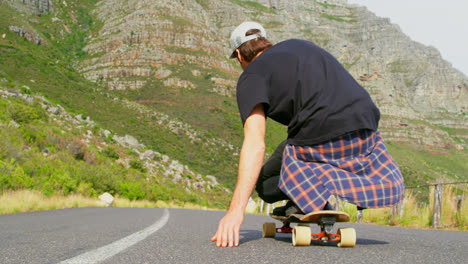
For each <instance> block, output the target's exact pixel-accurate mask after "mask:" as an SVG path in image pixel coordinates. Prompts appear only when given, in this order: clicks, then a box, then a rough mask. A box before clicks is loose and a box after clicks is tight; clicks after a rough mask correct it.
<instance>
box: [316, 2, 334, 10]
mask: <svg viewBox="0 0 468 264" xmlns="http://www.w3.org/2000/svg"><path fill="white" fill-rule="evenodd" d="M316 3H317V4H319V5H321V6H323V7H324V8H325V9H328V8H329V7H337V5H334V4H328V3H322V2H316Z"/></svg>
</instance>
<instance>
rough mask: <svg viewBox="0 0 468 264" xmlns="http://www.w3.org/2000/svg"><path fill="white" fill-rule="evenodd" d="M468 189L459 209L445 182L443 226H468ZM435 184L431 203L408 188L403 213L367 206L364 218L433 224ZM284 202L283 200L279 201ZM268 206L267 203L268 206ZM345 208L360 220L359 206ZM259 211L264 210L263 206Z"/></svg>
mask: <svg viewBox="0 0 468 264" xmlns="http://www.w3.org/2000/svg"><path fill="white" fill-rule="evenodd" d="M467 194H468V190H465V191H464V193H463V194H462V195H463V196H464V197H465V199H464V200H463V201H462V204H461V208H460V210H457V199H456V197H457V194H456V192H455V189H454V188H453V187H452V186H449V185H445V186H444V189H443V194H442V198H443V201H442V214H441V228H442V229H451V230H462V231H467V230H468V200H467V197H468V195H467ZM433 197H434V188H432V189H431V191H430V199H429V204H424V203H420V202H418V201H417V200H416V196H415V194H414V193H413V191H412V190H406V193H405V199H404V204H403V209H402V211H401V213H402V214H401V216H398V215H395V216H392V214H391V208H389V207H388V208H378V209H366V210H364V211H363V221H364V222H365V223H374V224H379V225H391V226H401V227H408V228H431V227H432V211H433V207H434V198H433ZM275 205H276V206H281V205H282V203H280V202H279V203H276V204H275ZM264 210H266V204H265V209H264ZM342 211H344V212H346V213H348V214H349V215H350V217H351V222H355V221H356V215H357V209H356V206H355V205H353V204H349V203H344V204H343V207H342ZM256 213H260V208H259V206H258V207H257V210H256Z"/></svg>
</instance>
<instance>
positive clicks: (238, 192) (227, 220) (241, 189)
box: [211, 104, 266, 247]
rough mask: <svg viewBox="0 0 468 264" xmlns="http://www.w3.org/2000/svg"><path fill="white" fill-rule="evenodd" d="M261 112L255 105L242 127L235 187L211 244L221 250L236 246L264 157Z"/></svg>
mask: <svg viewBox="0 0 468 264" xmlns="http://www.w3.org/2000/svg"><path fill="white" fill-rule="evenodd" d="M265 123H266V120H265V113H264V110H263V106H262V105H261V104H260V105H257V106H256V107H255V108H254V110H253V111H252V113H251V115H250V116H249V117H248V118H247V120H246V122H245V124H244V143H243V144H242V149H241V154H240V159H239V172H238V178H237V184H236V187H235V189H234V193H233V195H232V199H231V204H230V206H229V210H228V212H227V213H226V215H225V216H224V217H223V219H221V221H220V222H219V225H218V230H217V232H216V234H215V235H214V236H213V237H212V238H211V241H213V242H214V241H216V245H217V246H218V247H219V246H222V247H226V246H229V247H232V246H233V245H234V246H238V245H239V230H240V226H241V225H242V222H243V220H244V211H245V207H246V206H247V203H248V200H249V197H250V195H251V194H252V191H253V189H254V187H255V183H256V182H257V179H258V175H259V173H260V170H261V167H262V164H263V158H264V155H265Z"/></svg>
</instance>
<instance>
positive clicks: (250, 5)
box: [231, 0, 276, 14]
mask: <svg viewBox="0 0 468 264" xmlns="http://www.w3.org/2000/svg"><path fill="white" fill-rule="evenodd" d="M231 2H233V3H234V4H236V5H239V6H242V7H244V8H246V9H248V10H251V11H258V12H266V13H271V14H276V11H275V10H274V9H271V8H268V7H266V6H264V5H262V4H260V3H258V2H255V1H246V0H231Z"/></svg>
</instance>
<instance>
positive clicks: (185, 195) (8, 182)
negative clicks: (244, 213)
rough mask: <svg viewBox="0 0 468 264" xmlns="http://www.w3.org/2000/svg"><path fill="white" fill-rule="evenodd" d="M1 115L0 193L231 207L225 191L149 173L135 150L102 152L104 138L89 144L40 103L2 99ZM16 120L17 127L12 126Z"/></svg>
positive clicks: (107, 149)
mask: <svg viewBox="0 0 468 264" xmlns="http://www.w3.org/2000/svg"><path fill="white" fill-rule="evenodd" d="M9 109H14V110H9ZM0 112H1V113H3V114H2V115H1V116H0V127H1V129H0V193H3V192H5V191H7V190H9V191H17V190H22V189H32V190H37V191H39V192H41V193H42V194H43V195H44V196H46V197H49V196H52V195H56V194H60V195H63V196H68V195H72V194H80V195H83V196H85V197H96V196H97V195H98V194H101V193H103V192H109V193H111V194H114V195H115V194H118V195H119V196H120V197H123V198H127V199H129V200H142V199H146V200H150V201H158V200H160V201H168V202H169V201H176V202H178V203H185V202H189V203H193V204H200V205H203V206H209V207H222V206H225V204H226V203H227V199H228V197H225V198H222V196H223V195H222V193H223V192H222V191H221V189H220V188H214V189H213V190H208V191H206V192H201V191H197V190H192V191H187V190H183V189H182V188H180V187H179V186H178V185H177V184H175V183H173V182H172V181H171V180H170V179H167V178H166V177H165V176H163V174H162V172H160V171H157V172H155V173H149V172H147V170H146V168H145V167H144V165H143V162H142V161H141V160H139V159H137V158H136V157H134V156H135V155H136V154H134V153H133V151H130V152H129V151H128V150H125V149H124V148H123V147H120V146H117V145H113V144H111V143H107V146H105V147H104V148H103V147H101V146H104V145H103V144H104V142H103V141H101V139H100V138H99V137H96V138H93V139H91V140H92V141H91V142H89V143H87V142H86V141H85V140H84V139H83V138H82V134H83V131H82V130H81V129H80V128H71V127H70V126H69V125H70V124H66V122H65V124H64V125H59V124H63V122H57V121H54V120H51V118H46V114H45V111H44V110H43V109H42V107H41V106H40V105H39V104H37V103H36V104H34V105H29V104H27V103H26V102H24V101H22V99H16V98H8V99H5V98H0ZM18 113H22V115H19V114H18ZM18 116H20V118H18ZM12 121H15V122H17V123H18V127H15V126H12V125H9V124H10V123H11V122H12ZM88 129H92V128H88ZM117 159H122V160H130V161H129V167H130V168H128V169H127V168H126V167H125V166H122V165H121V163H117V162H115V161H116V160H117ZM224 196H225V195H224ZM213 197H217V199H213Z"/></svg>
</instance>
